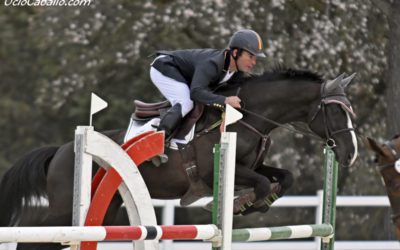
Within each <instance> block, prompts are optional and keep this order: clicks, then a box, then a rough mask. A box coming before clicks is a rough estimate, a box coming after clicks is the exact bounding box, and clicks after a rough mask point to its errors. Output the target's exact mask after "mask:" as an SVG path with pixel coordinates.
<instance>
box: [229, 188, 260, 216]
mask: <svg viewBox="0 0 400 250" xmlns="http://www.w3.org/2000/svg"><path fill="white" fill-rule="evenodd" d="M255 199H256V194H255V193H254V192H250V193H247V194H244V195H241V196H239V197H238V198H236V199H235V200H234V201H233V214H234V215H243V213H244V211H246V210H247V209H249V208H250V207H252V206H253V202H254V201H255Z"/></svg>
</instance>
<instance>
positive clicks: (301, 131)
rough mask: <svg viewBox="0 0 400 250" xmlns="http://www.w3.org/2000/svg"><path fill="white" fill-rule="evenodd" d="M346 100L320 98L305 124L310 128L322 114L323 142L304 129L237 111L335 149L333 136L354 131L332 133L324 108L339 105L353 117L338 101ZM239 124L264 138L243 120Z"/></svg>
mask: <svg viewBox="0 0 400 250" xmlns="http://www.w3.org/2000/svg"><path fill="white" fill-rule="evenodd" d="M339 97H340V98H339ZM343 98H345V99H346V100H347V98H346V96H345V95H344V94H335V95H329V96H323V97H322V98H321V101H320V103H319V104H318V106H317V109H316V110H315V111H314V114H313V115H312V116H311V119H310V120H309V121H308V122H307V125H308V126H310V125H311V124H312V122H314V120H315V118H316V117H317V115H318V113H319V112H322V116H323V122H324V130H325V138H326V140H325V141H323V140H322V139H321V138H320V137H318V136H316V135H314V134H313V133H311V132H310V131H306V130H304V129H300V128H299V127H297V126H294V125H293V124H292V125H291V126H288V125H286V124H283V123H280V122H277V121H274V120H272V119H269V118H267V117H264V116H262V115H259V114H257V113H255V112H252V111H250V110H247V109H245V108H240V109H239V110H240V111H242V112H244V113H246V114H248V115H251V116H253V117H256V118H258V119H260V120H263V121H266V122H268V123H270V124H273V125H276V126H278V127H281V128H284V129H286V130H288V131H290V132H291V133H295V134H302V135H304V136H308V137H311V138H313V139H316V140H319V141H323V142H324V143H325V145H327V146H328V147H331V148H333V147H335V146H336V142H335V140H334V139H333V136H334V135H336V134H340V133H345V132H350V131H354V128H344V129H339V130H336V131H332V130H331V129H330V128H329V126H328V115H327V114H326V106H327V105H329V104H340V105H341V107H342V108H343V109H344V111H345V112H346V113H350V114H351V115H353V116H355V114H354V112H353V110H352V109H351V106H347V105H346V104H345V103H344V102H343V101H341V100H340V99H343ZM238 122H239V123H240V124H242V125H244V126H245V127H247V128H248V129H250V130H252V131H254V132H255V133H256V134H258V135H260V136H261V137H262V138H264V137H266V136H267V135H266V134H264V133H262V132H261V131H260V130H258V129H257V128H255V127H254V126H252V125H251V124H249V123H247V122H245V121H243V120H239V121H238Z"/></svg>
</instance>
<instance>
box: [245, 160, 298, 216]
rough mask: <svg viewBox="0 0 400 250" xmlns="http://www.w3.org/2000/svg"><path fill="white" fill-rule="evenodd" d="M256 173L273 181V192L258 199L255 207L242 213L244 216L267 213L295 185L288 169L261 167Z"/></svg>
mask: <svg viewBox="0 0 400 250" xmlns="http://www.w3.org/2000/svg"><path fill="white" fill-rule="evenodd" d="M256 172H257V173H259V174H261V175H263V176H265V177H267V178H268V179H269V180H270V181H271V183H272V188H271V192H269V194H268V195H267V196H265V197H263V198H261V199H257V201H256V202H255V203H254V204H253V206H251V207H249V208H247V209H246V210H245V211H244V212H242V214H243V215H246V214H249V213H253V212H261V213H265V212H267V211H268V210H269V208H270V207H271V206H272V203H274V202H275V201H276V200H277V199H279V198H280V197H282V196H283V195H284V194H285V193H286V191H287V190H288V189H289V188H290V187H291V186H292V185H293V175H292V173H291V172H289V171H288V170H286V169H280V168H275V167H271V166H266V165H261V166H260V167H259V168H257V169H256ZM274 184H275V185H274Z"/></svg>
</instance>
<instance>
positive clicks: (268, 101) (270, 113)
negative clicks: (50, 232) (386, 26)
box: [0, 69, 357, 249]
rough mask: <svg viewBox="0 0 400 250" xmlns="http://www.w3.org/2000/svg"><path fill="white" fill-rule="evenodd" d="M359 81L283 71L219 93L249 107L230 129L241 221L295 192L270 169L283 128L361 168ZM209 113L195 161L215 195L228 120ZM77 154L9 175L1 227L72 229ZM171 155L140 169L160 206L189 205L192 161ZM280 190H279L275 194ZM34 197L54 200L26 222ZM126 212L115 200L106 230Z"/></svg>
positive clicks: (285, 174)
mask: <svg viewBox="0 0 400 250" xmlns="http://www.w3.org/2000/svg"><path fill="white" fill-rule="evenodd" d="M353 77H354V74H353V75H352V76H349V77H347V78H344V74H342V75H340V76H339V77H337V78H336V79H334V80H328V81H325V80H324V79H322V78H321V77H320V76H319V75H318V74H316V73H313V72H310V71H305V70H295V69H276V70H272V71H268V72H264V73H263V74H261V75H252V76H247V77H243V78H240V79H239V80H236V81H234V82H231V83H228V84H226V86H225V87H223V88H218V89H216V90H215V93H217V94H220V95H224V96H232V95H237V94H239V97H240V98H241V100H242V108H241V110H240V111H241V112H242V113H243V115H244V116H243V118H242V120H241V122H239V123H235V124H233V125H230V126H229V127H228V130H229V131H233V132H237V136H238V137H237V153H236V156H237V158H236V171H235V172H236V173H235V189H236V190H249V191H247V192H244V193H242V194H240V195H239V197H238V198H236V199H235V204H234V210H235V212H236V213H238V214H240V213H242V214H245V213H246V211H250V212H254V211H260V212H265V211H267V210H268V208H269V205H270V203H272V202H273V201H274V200H276V199H277V198H279V197H281V196H282V195H283V194H284V193H285V192H286V190H287V189H288V188H289V187H290V186H291V185H292V182H293V176H292V174H291V173H290V172H289V171H287V170H285V169H279V168H274V167H272V166H267V165H265V164H264V163H263V158H264V155H265V152H266V148H267V147H268V145H267V143H266V141H268V140H269V133H270V132H271V131H272V130H273V129H275V128H277V127H278V126H280V124H288V123H292V122H303V123H305V124H307V125H308V127H309V129H310V130H311V132H312V133H311V132H309V133H310V134H312V135H314V136H315V137H316V138H318V139H319V140H321V141H322V142H324V143H327V144H329V145H330V146H331V147H332V148H333V150H334V152H335V154H336V157H337V161H338V162H339V164H340V165H341V166H344V167H347V166H350V165H352V164H353V163H354V161H355V159H356V157H357V141H356V136H355V132H354V129H353V127H352V120H351V114H353V111H352V109H351V104H350V102H349V100H348V98H347V97H346V95H345V88H346V86H347V85H348V84H349V83H350V81H351V80H352V79H353ZM239 89H240V91H238V90H239ZM203 113H204V114H203V115H202V116H201V118H200V119H199V120H198V122H197V125H196V127H197V129H196V131H197V136H196V137H195V138H194V140H193V141H192V142H191V143H190V144H189V146H188V148H190V150H189V151H188V153H191V154H193V155H194V158H195V159H196V162H197V163H196V169H197V170H196V171H197V173H196V175H197V177H198V179H199V180H200V181H201V183H203V184H204V185H205V186H207V187H208V188H211V187H212V181H213V180H212V179H213V176H212V172H213V154H212V151H213V146H214V144H216V143H218V142H219V140H220V132H219V130H218V129H209V128H210V126H211V124H215V122H216V121H219V120H220V119H221V111H220V110H219V109H216V108H215V107H213V106H206V107H205V110H204V112H203ZM105 134H106V135H107V136H108V137H110V138H111V139H113V140H114V141H115V142H117V143H120V144H121V143H122V140H123V137H124V134H125V131H124V130H113V131H108V132H106V133H105ZM73 147H74V145H73V142H69V143H67V144H64V145H61V146H60V147H43V148H40V149H36V150H34V151H32V152H30V153H28V154H27V155H26V156H24V157H22V158H21V159H20V160H18V161H17V162H16V163H15V165H14V166H13V167H11V168H10V169H9V170H8V171H7V172H6V173H5V175H4V178H3V180H2V182H1V184H0V204H2V206H1V207H0V226H15V225H18V226H27V225H29V226H32V225H37V226H69V225H71V221H72V219H71V217H72V200H73V172H74V150H73ZM184 152H185V151H184ZM165 153H166V154H167V155H168V161H167V162H166V163H162V164H161V165H160V166H158V167H154V166H153V163H152V162H151V161H147V162H144V163H143V164H142V165H141V166H140V168H139V169H140V173H141V175H142V176H143V179H144V180H145V183H146V185H147V187H148V190H149V193H150V195H151V197H152V198H156V199H179V198H184V197H185V195H186V196H188V193H190V190H191V186H192V183H191V179H190V176H189V175H190V174H188V173H187V172H186V171H185V169H184V168H183V167H182V165H183V158H185V155H182V152H181V151H180V150H172V149H169V148H166V149H165ZM185 153H186V152H185ZM272 184H275V186H274V187H272ZM188 190H189V191H188ZM194 190H195V195H194V197H195V199H197V198H199V197H200V196H205V195H208V193H207V192H206V191H204V190H203V191H204V192H203V193H202V192H198V190H197V192H196V188H194ZM200 190H201V189H200ZM192 191H193V190H192ZM31 197H36V198H38V197H47V199H48V202H49V205H48V209H47V211H46V215H45V216H44V217H40V218H36V219H35V218H29V219H26V218H24V217H26V216H22V217H21V215H23V214H24V213H23V211H25V209H26V206H29V205H31V206H32V204H31V203H32V202H31ZM189 197H190V196H189ZM189 200H190V198H189ZM22 201H24V202H22ZM191 201H193V200H191ZM121 204H122V200H121V198H118V196H115V197H114V199H113V201H112V203H111V204H110V207H109V210H108V212H107V215H106V218H105V220H104V223H105V224H108V223H111V222H112V220H113V219H114V218H115V214H116V210H117V209H118V208H119V207H120V205H121ZM23 205H24V206H25V207H24V206H23ZM243 208H245V209H243ZM246 209H247V210H246ZM33 217H34V216H33ZM60 248H61V246H60V245H59V244H50V243H47V244H18V249H60Z"/></svg>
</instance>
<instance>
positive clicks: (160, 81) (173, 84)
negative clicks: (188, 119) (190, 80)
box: [150, 67, 193, 117]
mask: <svg viewBox="0 0 400 250" xmlns="http://www.w3.org/2000/svg"><path fill="white" fill-rule="evenodd" d="M150 78H151V80H152V81H153V83H154V85H156V87H157V88H158V90H160V92H161V94H163V96H164V97H165V98H167V100H168V101H169V102H170V103H171V105H172V106H174V105H175V104H177V103H180V104H181V106H182V117H184V116H185V115H187V114H188V113H189V112H190V110H192V109H193V101H192V100H191V99H190V89H189V86H188V85H187V84H186V83H183V82H178V81H177V80H174V79H172V78H170V77H167V76H165V75H163V74H162V73H161V72H160V71H158V70H156V69H155V68H153V67H151V68H150Z"/></svg>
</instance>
